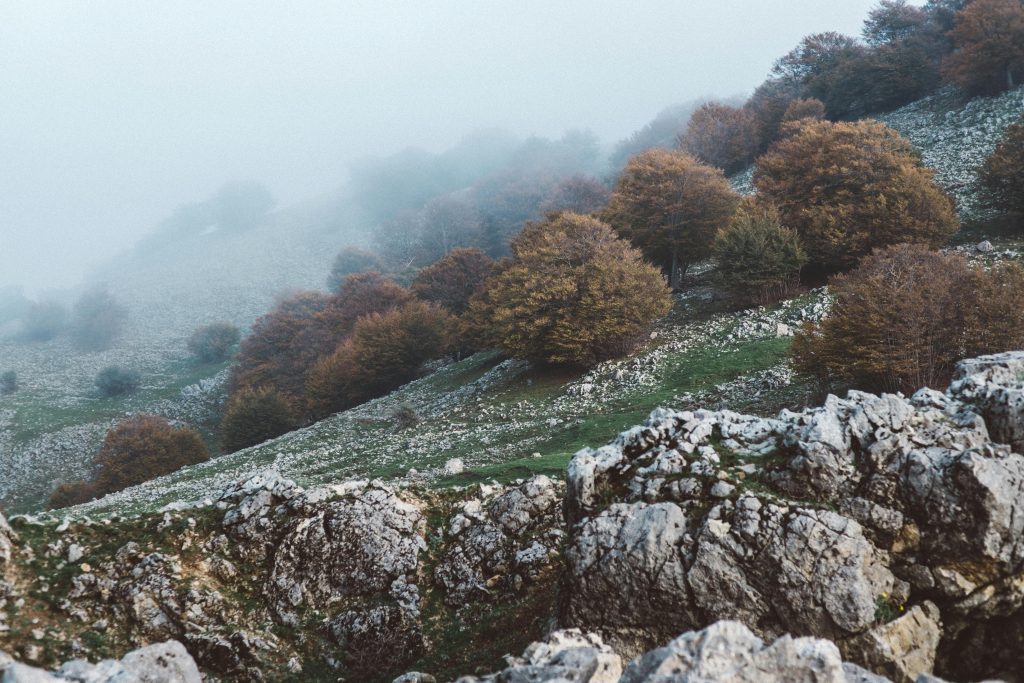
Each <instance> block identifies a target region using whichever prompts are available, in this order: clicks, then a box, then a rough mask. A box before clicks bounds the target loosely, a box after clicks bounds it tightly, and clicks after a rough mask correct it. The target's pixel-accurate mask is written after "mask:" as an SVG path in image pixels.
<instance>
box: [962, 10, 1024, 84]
mask: <svg viewBox="0 0 1024 683" xmlns="http://www.w3.org/2000/svg"><path fill="white" fill-rule="evenodd" d="M955 22H956V23H955V26H954V28H953V31H952V33H951V35H952V37H953V44H954V46H955V48H956V49H955V51H954V52H953V53H952V54H951V55H950V56H949V57H948V58H947V59H946V62H945V64H944V65H943V72H944V74H945V76H946V77H947V78H949V79H950V80H952V81H954V82H955V83H956V84H957V85H959V86H960V87H961V88H963V89H964V90H966V91H967V92H968V93H971V94H974V95H979V94H995V93H998V92H1002V91H1003V90H1008V89H1010V88H1013V87H1016V86H1017V85H1020V84H1021V82H1022V81H1024V2H1022V1H1021V0H974V1H973V2H971V3H970V4H968V5H967V6H966V7H965V8H964V9H963V10H962V11H961V12H959V13H957V15H956V19H955Z"/></svg>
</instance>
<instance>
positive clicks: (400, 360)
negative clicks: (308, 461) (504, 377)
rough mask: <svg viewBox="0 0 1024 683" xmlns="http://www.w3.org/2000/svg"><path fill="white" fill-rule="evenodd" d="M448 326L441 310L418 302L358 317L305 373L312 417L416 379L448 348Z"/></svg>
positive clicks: (321, 415) (345, 406)
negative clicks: (348, 334)
mask: <svg viewBox="0 0 1024 683" xmlns="http://www.w3.org/2000/svg"><path fill="white" fill-rule="evenodd" d="M452 323H453V321H452V319H451V316H450V315H449V314H448V313H446V312H445V311H444V310H443V309H441V308H439V307H437V306H434V305H431V304H427V303H424V302H422V301H414V302H411V303H407V304H405V305H404V306H402V307H401V308H396V309H393V310H390V311H387V312H385V313H373V314H370V315H367V316H365V317H362V318H360V319H359V321H358V322H357V323H356V326H355V329H354V330H353V332H352V336H351V337H350V338H349V339H348V340H346V341H345V343H343V344H342V345H341V346H339V347H338V348H337V350H335V352H334V353H332V354H331V355H330V356H327V357H326V358H324V359H323V360H321V361H320V362H319V363H317V364H316V366H314V367H313V369H312V370H311V371H310V373H309V377H308V379H307V391H308V394H309V397H310V402H311V404H312V405H313V406H314V411H315V414H316V415H317V416H318V417H323V416H326V415H329V414H331V413H334V412H337V411H339V410H345V409H346V408H350V407H352V406H355V405H358V404H360V403H363V402H364V401H367V400H369V399H371V398H376V397H378V396H383V395H384V394H386V393H388V392H389V391H392V390H394V389H397V388H398V387H400V386H402V385H403V384H405V383H407V382H409V381H411V380H413V379H415V378H416V376H417V374H418V372H419V370H420V368H421V367H422V366H423V364H424V363H425V362H427V361H428V360H432V359H434V358H437V357H439V356H441V355H442V354H443V353H444V352H445V351H446V350H447V347H448V334H449V330H450V329H451V328H452V326H453V325H452Z"/></svg>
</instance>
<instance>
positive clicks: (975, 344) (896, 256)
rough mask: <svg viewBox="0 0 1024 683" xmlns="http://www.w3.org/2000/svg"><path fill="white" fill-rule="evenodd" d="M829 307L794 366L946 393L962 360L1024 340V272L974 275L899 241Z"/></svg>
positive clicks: (838, 283) (867, 383) (832, 376)
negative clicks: (958, 363) (1023, 304)
mask: <svg viewBox="0 0 1024 683" xmlns="http://www.w3.org/2000/svg"><path fill="white" fill-rule="evenodd" d="M831 292H832V294H833V296H834V297H835V300H834V303H833V305H832V310H831V312H830V314H829V316H828V317H827V318H825V319H824V320H823V321H822V322H821V323H820V324H818V325H809V326H807V327H805V328H804V329H803V330H802V331H801V332H800V333H798V334H797V336H796V338H795V339H794V341H793V347H792V352H793V356H794V363H795V366H796V368H797V369H798V370H799V371H801V372H803V373H805V374H809V375H812V376H816V377H819V378H821V379H823V380H826V381H828V380H831V381H835V380H839V381H840V382H842V383H845V384H847V385H852V386H854V387H856V388H859V389H867V390H873V391H897V390H900V391H904V392H907V393H910V392H913V391H915V390H917V389H918V388H920V387H923V386H930V387H943V386H944V385H945V384H946V383H947V382H948V381H949V378H950V375H951V373H952V371H953V367H954V364H955V363H956V361H957V360H959V359H961V358H964V357H967V356H972V355H976V354H981V353H993V352H997V351H1006V350H1009V349H1013V348H1019V347H1020V346H1021V345H1022V344H1024V309H1021V307H1020V305H1019V302H1020V301H1022V300H1024V268H1022V267H1021V266H1019V265H1007V266H1001V267H999V268H996V269H994V270H992V271H985V270H984V269H973V268H971V267H969V266H968V264H967V262H966V260H965V259H963V258H962V257H960V256H954V255H946V254H942V253H940V252H936V251H930V250H929V249H928V248H927V247H924V246H922V245H909V244H901V245H896V246H892V247H888V248H887V249H883V250H879V251H876V252H875V253H874V254H872V255H871V256H869V257H867V258H865V259H864V260H863V262H862V263H861V265H860V266H859V267H858V268H857V269H855V270H853V271H851V272H849V273H847V274H845V275H840V276H838V277H836V278H835V280H834V281H833V283H832V286H831Z"/></svg>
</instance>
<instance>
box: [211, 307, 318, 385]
mask: <svg viewBox="0 0 1024 683" xmlns="http://www.w3.org/2000/svg"><path fill="white" fill-rule="evenodd" d="M332 301H333V298H332V297H331V296H330V295H327V294H322V293H320V292H297V293H293V294H291V295H289V296H287V297H285V298H283V299H282V300H281V301H279V302H278V304H277V306H276V307H275V308H274V309H273V310H272V311H270V312H269V313H266V314H265V315H263V316H261V317H260V318H258V319H257V320H256V322H255V323H253V326H252V329H251V331H250V332H249V335H248V336H247V337H246V338H245V339H243V340H242V344H241V346H240V347H239V350H238V353H237V354H236V355H235V363H234V365H233V366H232V368H231V376H230V378H229V380H228V388H229V390H230V392H231V393H232V394H233V393H235V392H237V391H239V390H241V389H245V388H248V389H256V388H259V387H271V388H274V389H275V390H277V391H279V392H280V393H281V394H282V395H284V396H286V397H288V398H290V399H292V400H299V399H300V398H301V396H302V392H303V391H304V381H303V377H304V376H305V374H306V369H307V368H308V367H309V364H310V356H313V357H314V360H315V357H316V356H317V355H318V354H319V352H320V348H319V346H317V348H311V347H313V346H314V342H313V341H312V339H313V338H314V337H316V338H317V340H319V337H321V336H323V335H322V334H320V332H321V330H318V329H317V324H316V314H318V313H321V312H322V311H324V310H325V309H326V308H327V306H328V305H329V304H331V303H332ZM336 343H337V340H335V344H336ZM330 348H331V349H333V346H331V347H330ZM329 350H330V349H328V351H329Z"/></svg>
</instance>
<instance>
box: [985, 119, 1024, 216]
mask: <svg viewBox="0 0 1024 683" xmlns="http://www.w3.org/2000/svg"><path fill="white" fill-rule="evenodd" d="M978 176H979V178H980V180H981V184H982V186H983V187H984V188H985V190H986V191H987V193H988V198H989V201H990V202H991V203H992V205H993V206H995V207H996V208H998V209H1001V210H1003V211H1006V212H1008V213H1015V214H1018V215H1020V216H1024V116H1021V117H1020V118H1019V119H1018V120H1017V122H1016V123H1013V124H1011V125H1010V126H1008V127H1007V129H1006V132H1005V133H1003V138H1002V140H1000V141H999V144H998V145H996V148H995V150H994V151H993V152H992V154H991V155H990V156H989V157H988V158H987V159H986V160H985V163H984V164H982V166H981V169H980V171H979V173H978Z"/></svg>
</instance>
